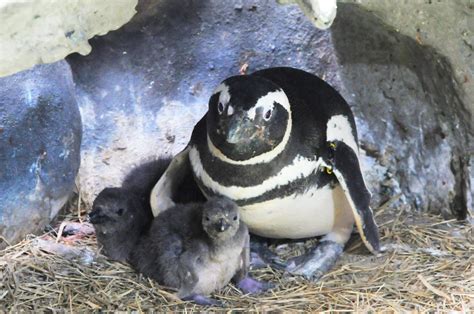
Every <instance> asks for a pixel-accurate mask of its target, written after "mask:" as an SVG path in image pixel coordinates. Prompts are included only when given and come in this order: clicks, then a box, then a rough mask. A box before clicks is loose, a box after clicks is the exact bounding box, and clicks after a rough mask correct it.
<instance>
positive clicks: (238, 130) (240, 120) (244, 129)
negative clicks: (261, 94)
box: [226, 115, 255, 144]
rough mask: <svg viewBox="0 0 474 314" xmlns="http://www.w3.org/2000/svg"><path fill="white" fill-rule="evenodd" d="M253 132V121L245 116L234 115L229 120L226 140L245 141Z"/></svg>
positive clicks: (234, 142) (232, 141)
mask: <svg viewBox="0 0 474 314" xmlns="http://www.w3.org/2000/svg"><path fill="white" fill-rule="evenodd" d="M254 133H255V125H254V123H253V122H252V121H251V120H250V119H248V118H247V117H245V116H243V115H242V116H235V117H234V118H233V119H232V120H231V121H230V122H229V127H228V131H227V137H226V141H227V142H228V143H230V144H237V143H241V142H246V141H248V140H249V139H251V138H252V137H253V134H254Z"/></svg>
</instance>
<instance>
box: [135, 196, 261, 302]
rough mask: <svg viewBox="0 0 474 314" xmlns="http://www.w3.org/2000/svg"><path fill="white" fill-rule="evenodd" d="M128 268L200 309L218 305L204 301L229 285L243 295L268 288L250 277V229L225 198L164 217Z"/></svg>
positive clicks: (175, 209)
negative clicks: (236, 288)
mask: <svg viewBox="0 0 474 314" xmlns="http://www.w3.org/2000/svg"><path fill="white" fill-rule="evenodd" d="M130 264H131V265H132V266H133V267H134V268H135V269H136V270H137V271H139V272H140V273H143V274H145V275H146V276H148V277H151V278H153V279H155V280H156V281H157V282H159V283H160V284H162V285H165V286H169V287H174V288H177V289H178V296H179V297H180V298H182V299H184V300H192V301H194V302H196V303H198V304H202V305H216V304H218V302H217V301H215V300H213V299H210V298H208V297H205V296H206V295H209V294H210V293H212V292H214V291H215V290H218V289H221V288H223V287H224V286H225V285H226V284H227V283H228V282H229V281H230V280H231V279H234V281H235V282H236V283H237V286H238V287H239V288H240V289H241V290H242V291H244V293H259V292H262V291H265V290H266V289H268V288H270V285H269V284H267V283H262V282H258V281H256V280H254V279H252V278H250V277H248V267H249V234H248V229H247V226H246V225H245V224H244V223H243V222H241V221H240V216H239V210H238V207H237V205H236V204H235V203H234V202H233V201H231V200H229V199H227V198H222V197H219V198H211V199H210V200H209V201H207V202H206V203H204V204H196V203H195V204H187V205H176V206H175V207H172V208H170V209H168V210H166V211H164V212H162V213H160V215H158V216H157V217H156V218H155V220H154V221H153V223H152V226H151V227H150V230H149V232H148V234H147V235H145V236H144V237H142V238H140V240H139V242H138V244H137V248H136V250H133V251H132V253H131V256H130Z"/></svg>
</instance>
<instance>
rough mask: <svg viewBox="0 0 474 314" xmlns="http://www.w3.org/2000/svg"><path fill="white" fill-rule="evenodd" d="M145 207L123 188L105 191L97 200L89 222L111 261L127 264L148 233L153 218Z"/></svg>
mask: <svg viewBox="0 0 474 314" xmlns="http://www.w3.org/2000/svg"><path fill="white" fill-rule="evenodd" d="M142 203H143V201H142V200H141V199H140V198H139V197H137V196H136V195H134V194H132V193H126V191H124V189H122V188H106V189H104V190H102V191H101V192H100V193H99V195H98V196H97V198H96V199H95V200H94V204H93V205H92V211H91V212H90V213H89V220H90V222H91V223H92V224H93V225H94V229H95V232H96V236H97V242H98V244H99V246H101V248H102V252H103V253H104V254H105V255H106V256H108V257H109V258H111V259H113V260H116V261H120V262H126V261H127V260H128V257H129V254H130V252H131V251H132V250H133V249H134V248H135V244H136V242H137V241H138V239H139V238H140V237H141V236H142V234H143V233H144V232H146V231H147V230H148V229H149V227H150V225H151V222H152V221H153V216H152V214H151V209H150V208H146V207H145V208H144V206H143V204H142Z"/></svg>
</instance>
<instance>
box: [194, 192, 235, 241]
mask: <svg viewBox="0 0 474 314" xmlns="http://www.w3.org/2000/svg"><path fill="white" fill-rule="evenodd" d="M202 225H203V228H204V230H205V231H206V233H207V234H208V235H209V237H210V238H211V239H213V240H227V239H230V238H232V237H233V236H234V235H235V233H236V232H237V230H238V229H239V226H240V215H239V208H238V207H237V204H235V203H234V202H233V201H231V200H230V199H228V198H225V197H215V198H211V199H210V200H209V201H207V202H206V203H205V204H204V210H203V213H202Z"/></svg>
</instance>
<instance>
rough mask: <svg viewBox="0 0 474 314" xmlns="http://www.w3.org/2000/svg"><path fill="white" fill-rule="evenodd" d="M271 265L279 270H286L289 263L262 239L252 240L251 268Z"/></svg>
mask: <svg viewBox="0 0 474 314" xmlns="http://www.w3.org/2000/svg"><path fill="white" fill-rule="evenodd" d="M267 266H270V267H271V268H274V269H278V270H285V269H286V267H287V263H286V262H285V261H284V260H282V259H281V258H280V257H279V256H278V255H277V254H275V253H273V252H272V251H271V250H270V249H269V248H268V246H267V245H266V244H265V243H263V242H262V241H260V240H257V241H251V242H250V268H251V269H260V268H265V267H267Z"/></svg>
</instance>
